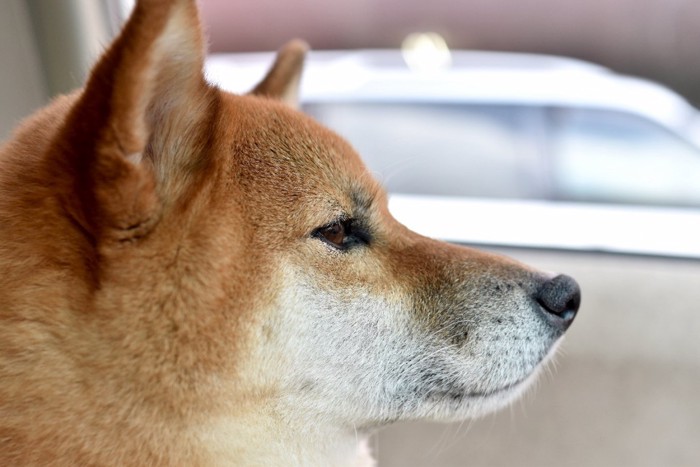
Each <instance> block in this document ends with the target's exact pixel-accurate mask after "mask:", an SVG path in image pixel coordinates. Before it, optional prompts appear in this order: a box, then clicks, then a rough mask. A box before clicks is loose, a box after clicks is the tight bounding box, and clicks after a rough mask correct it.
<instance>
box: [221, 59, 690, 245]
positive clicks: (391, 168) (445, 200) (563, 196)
mask: <svg viewBox="0 0 700 467" xmlns="http://www.w3.org/2000/svg"><path fill="white" fill-rule="evenodd" d="M407 58H408V59H409V60H406V59H407ZM410 58H411V57H406V55H405V54H402V53H401V52H400V51H382V50H375V51H351V52H312V53H311V54H310V57H309V60H308V62H307V66H306V70H305V74H304V77H303V80H302V90H301V100H302V104H303V108H304V110H305V111H307V112H308V113H310V114H311V115H313V116H314V117H316V118H317V119H318V120H320V121H321V122H323V123H324V124H326V125H327V126H329V127H331V128H333V129H335V130H336V131H337V132H339V133H340V134H342V135H343V136H345V137H346V138H347V139H349V140H350V141H351V143H352V144H353V145H354V146H355V147H356V148H357V150H358V151H359V153H360V154H361V155H362V157H363V158H364V160H365V162H366V163H367V164H368V166H369V167H370V169H371V170H372V171H373V172H375V173H376V175H377V176H378V177H379V179H380V180H381V181H382V182H383V183H384V185H385V186H386V188H387V189H388V191H389V192H390V193H391V194H392V196H391V199H390V208H391V210H392V212H393V213H394V215H395V216H396V217H397V218H398V219H399V220H400V221H402V222H403V223H405V224H406V225H408V226H409V227H411V228H413V229H414V230H416V231H419V232H421V233H424V234H426V235H429V236H432V237H437V238H442V239H445V240H450V241H455V242H460V243H467V244H481V245H495V246H517V247H537V248H553V249H567V250H568V249H573V250H583V251H605V252H619V253H632V254H645V255H646V254H651V255H660V256H673V257H687V258H700V240H698V239H700V118H699V116H698V112H697V111H696V110H695V109H694V108H693V107H692V106H691V105H689V104H688V103H687V102H686V101H685V100H683V99H682V98H681V97H680V96H678V95H677V94H675V93H673V92H672V91H670V90H668V89H666V88H664V87H662V86H660V85H658V84H655V83H652V82H649V81H645V80H641V79H637V78H632V77H626V76H621V75H618V74H615V73H613V72H612V71H610V70H608V69H606V68H603V67H600V66H597V65H593V64H590V63H586V62H582V61H579V60H574V59H568V58H561V57H552V56H542V55H529V54H513V53H497V52H473V51H452V52H449V55H448V56H446V57H443V60H440V61H439V62H436V63H435V64H434V66H428V67H418V68H417V67H415V66H409V65H408V64H409V63H411V64H412V65H415V63H412V62H411V60H410ZM272 60H273V55H272V54H229V55H214V56H211V57H210V58H209V59H208V63H207V73H208V77H209V79H210V80H212V81H213V82H216V83H217V84H219V85H220V86H222V87H223V88H225V89H228V90H231V91H233V92H245V91H246V90H247V89H250V88H251V87H252V86H253V84H254V83H255V82H256V81H257V80H258V79H260V77H261V76H262V75H263V73H264V72H265V70H266V68H267V67H269V65H270V64H271V63H272Z"/></svg>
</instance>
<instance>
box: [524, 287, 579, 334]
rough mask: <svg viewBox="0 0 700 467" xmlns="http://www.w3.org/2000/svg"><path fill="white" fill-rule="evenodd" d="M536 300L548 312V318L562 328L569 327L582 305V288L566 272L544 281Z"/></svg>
mask: <svg viewBox="0 0 700 467" xmlns="http://www.w3.org/2000/svg"><path fill="white" fill-rule="evenodd" d="M535 300H537V303H539V304H540V306H541V307H542V309H543V310H544V311H546V312H547V316H548V318H550V321H552V322H553V323H554V324H555V325H556V326H557V327H560V328H561V329H562V330H565V329H567V328H568V327H569V326H570V325H571V323H572V322H573V321H574V318H575V317H576V312H577V311H578V307H579V306H580V305H581V289H580V288H579V286H578V283H576V281H575V280H574V279H573V278H571V277H569V276H567V275H564V274H561V275H558V276H556V277H555V278H553V279H549V280H548V281H546V282H544V283H543V284H542V285H541V286H540V288H539V290H538V291H537V292H536V294H535Z"/></svg>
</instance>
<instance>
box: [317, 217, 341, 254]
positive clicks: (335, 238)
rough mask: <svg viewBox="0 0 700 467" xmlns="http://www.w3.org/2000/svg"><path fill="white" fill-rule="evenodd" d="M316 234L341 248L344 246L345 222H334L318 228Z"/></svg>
mask: <svg viewBox="0 0 700 467" xmlns="http://www.w3.org/2000/svg"><path fill="white" fill-rule="evenodd" d="M318 235H319V236H321V237H322V238H323V239H324V240H325V241H327V242H328V243H330V244H332V245H333V246H335V247H338V248H343V247H344V246H345V237H346V236H347V232H346V228H345V224H344V223H342V222H334V223H332V224H331V225H328V226H326V227H323V228H321V229H319V231H318Z"/></svg>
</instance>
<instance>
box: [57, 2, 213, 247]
mask: <svg viewBox="0 0 700 467" xmlns="http://www.w3.org/2000/svg"><path fill="white" fill-rule="evenodd" d="M203 63H204V40H203V37H202V32H201V28H200V23H199V15H198V11H197V5H196V1H195V0H138V1H137V3H136V7H135V9H134V12H133V13H132V15H131V18H130V19H129V21H128V22H127V23H126V25H125V26H124V29H123V30H122V32H121V34H120V35H119V37H117V39H116V40H115V41H114V43H113V44H112V45H111V46H110V48H109V49H108V50H107V51H106V52H105V54H104V55H103V56H102V58H101V59H100V61H99V62H98V63H97V65H96V66H95V67H94V68H93V70H92V73H91V75H90V78H89V79H88V82H87V84H86V85H85V88H84V91H83V92H82V94H81V95H80V96H79V98H78V101H77V102H76V103H75V105H74V107H73V109H72V110H71V112H70V114H69V115H68V117H67V120H66V122H65V124H64V125H63V130H62V132H61V134H60V135H59V140H58V141H57V144H56V147H58V148H61V149H60V150H59V151H58V153H56V154H54V159H55V167H56V169H55V170H56V171H60V173H59V174H57V177H56V178H57V179H60V180H66V181H67V183H68V188H67V189H66V190H65V191H66V192H67V193H64V195H63V197H64V200H63V204H64V205H65V208H66V210H68V212H69V213H70V215H71V216H72V217H73V218H74V219H75V221H76V222H77V223H78V224H79V225H81V226H82V228H83V230H84V231H87V232H89V233H90V234H91V236H92V237H93V238H95V239H96V240H97V241H98V242H99V241H100V240H101V239H103V238H105V237H108V238H115V237H116V238H117V239H119V240H128V241H130V240H132V239H134V238H138V237H139V236H143V235H146V234H147V233H148V231H149V230H150V229H151V227H152V226H153V225H154V223H155V222H157V220H158V218H159V217H160V216H161V215H162V214H163V208H164V207H165V206H172V205H173V204H174V203H176V200H177V199H178V197H179V196H180V195H182V193H183V192H184V191H185V190H186V189H187V188H188V186H189V185H191V179H192V177H193V176H194V175H196V174H197V173H198V172H201V171H202V167H205V166H206V163H207V159H206V158H205V157H204V156H205V153H206V151H205V150H204V149H205V146H206V145H207V144H208V143H207V141H209V139H210V129H209V128H208V123H207V118H211V115H214V114H215V108H216V107H215V106H216V96H217V94H216V91H215V90H214V89H213V88H211V87H210V86H209V85H208V84H207V83H206V81H205V79H204V74H203Z"/></svg>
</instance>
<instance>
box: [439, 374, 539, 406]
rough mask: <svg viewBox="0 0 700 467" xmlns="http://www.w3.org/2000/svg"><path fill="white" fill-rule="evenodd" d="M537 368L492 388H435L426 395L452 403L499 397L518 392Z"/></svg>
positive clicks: (527, 383)
mask: <svg viewBox="0 0 700 467" xmlns="http://www.w3.org/2000/svg"><path fill="white" fill-rule="evenodd" d="M535 373H537V370H535V371H533V372H532V373H531V374H529V375H527V376H525V377H523V378H521V379H518V380H516V381H513V382H511V383H507V384H505V385H502V386H499V387H497V388H494V389H487V390H469V389H467V388H447V389H435V390H432V391H430V392H429V393H428V394H427V396H428V399H429V400H432V401H449V402H453V403H459V402H462V401H468V400H469V401H473V400H485V399H492V398H499V397H502V396H509V395H510V393H516V392H519V391H520V390H521V389H524V388H525V387H526V386H528V385H529V384H530V382H531V381H532V380H533V379H534V377H535Z"/></svg>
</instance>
